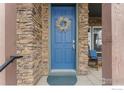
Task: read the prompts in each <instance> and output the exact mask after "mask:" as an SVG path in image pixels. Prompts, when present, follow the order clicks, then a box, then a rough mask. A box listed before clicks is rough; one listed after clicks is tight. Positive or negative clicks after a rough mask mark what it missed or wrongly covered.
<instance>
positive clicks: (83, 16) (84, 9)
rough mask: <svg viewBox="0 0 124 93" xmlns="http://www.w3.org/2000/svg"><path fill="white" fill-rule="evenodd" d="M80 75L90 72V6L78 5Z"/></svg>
mask: <svg viewBox="0 0 124 93" xmlns="http://www.w3.org/2000/svg"><path fill="white" fill-rule="evenodd" d="M78 15H79V16H78V31H79V32H78V61H79V62H78V74H83V75H85V74H87V72H88V55H87V52H88V4H79V5H78Z"/></svg>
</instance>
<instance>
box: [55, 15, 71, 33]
mask: <svg viewBox="0 0 124 93" xmlns="http://www.w3.org/2000/svg"><path fill="white" fill-rule="evenodd" d="M62 23H64V25H62ZM70 25H71V21H70V20H69V18H68V17H64V16H61V17H59V18H58V20H57V21H56V26H57V28H58V29H59V30H60V31H66V30H67V29H68V28H69V27H70Z"/></svg>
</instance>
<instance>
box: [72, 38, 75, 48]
mask: <svg viewBox="0 0 124 93" xmlns="http://www.w3.org/2000/svg"><path fill="white" fill-rule="evenodd" d="M72 48H73V49H75V40H73V44H72Z"/></svg>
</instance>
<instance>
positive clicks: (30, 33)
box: [17, 3, 88, 85]
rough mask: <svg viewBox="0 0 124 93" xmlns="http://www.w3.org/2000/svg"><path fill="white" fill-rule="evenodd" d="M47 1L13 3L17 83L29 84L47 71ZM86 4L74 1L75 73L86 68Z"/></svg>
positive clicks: (81, 71) (84, 71) (82, 71)
mask: <svg viewBox="0 0 124 93" xmlns="http://www.w3.org/2000/svg"><path fill="white" fill-rule="evenodd" d="M49 16H50V14H49V4H36V3H35V4H17V54H19V55H23V56H24V57H23V58H22V59H18V60H17V84H18V85H33V84H36V83H37V81H38V80H39V79H40V78H41V76H42V75H48V71H49V64H50V63H49V62H48V61H49V51H48V44H49V43H48V42H49V41H48V38H49V37H48V34H49ZM87 49H88V4H78V66H77V67H78V68H77V71H78V74H87V71H88V56H87Z"/></svg>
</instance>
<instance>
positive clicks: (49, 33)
mask: <svg viewBox="0 0 124 93" xmlns="http://www.w3.org/2000/svg"><path fill="white" fill-rule="evenodd" d="M51 6H52V4H49V21H48V22H49V23H48V28H49V30H48V56H49V57H48V64H49V65H48V69H49V72H48V74H50V73H51V70H52V69H51V62H52V61H51ZM75 8H76V68H75V71H76V74H77V73H78V4H75Z"/></svg>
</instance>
